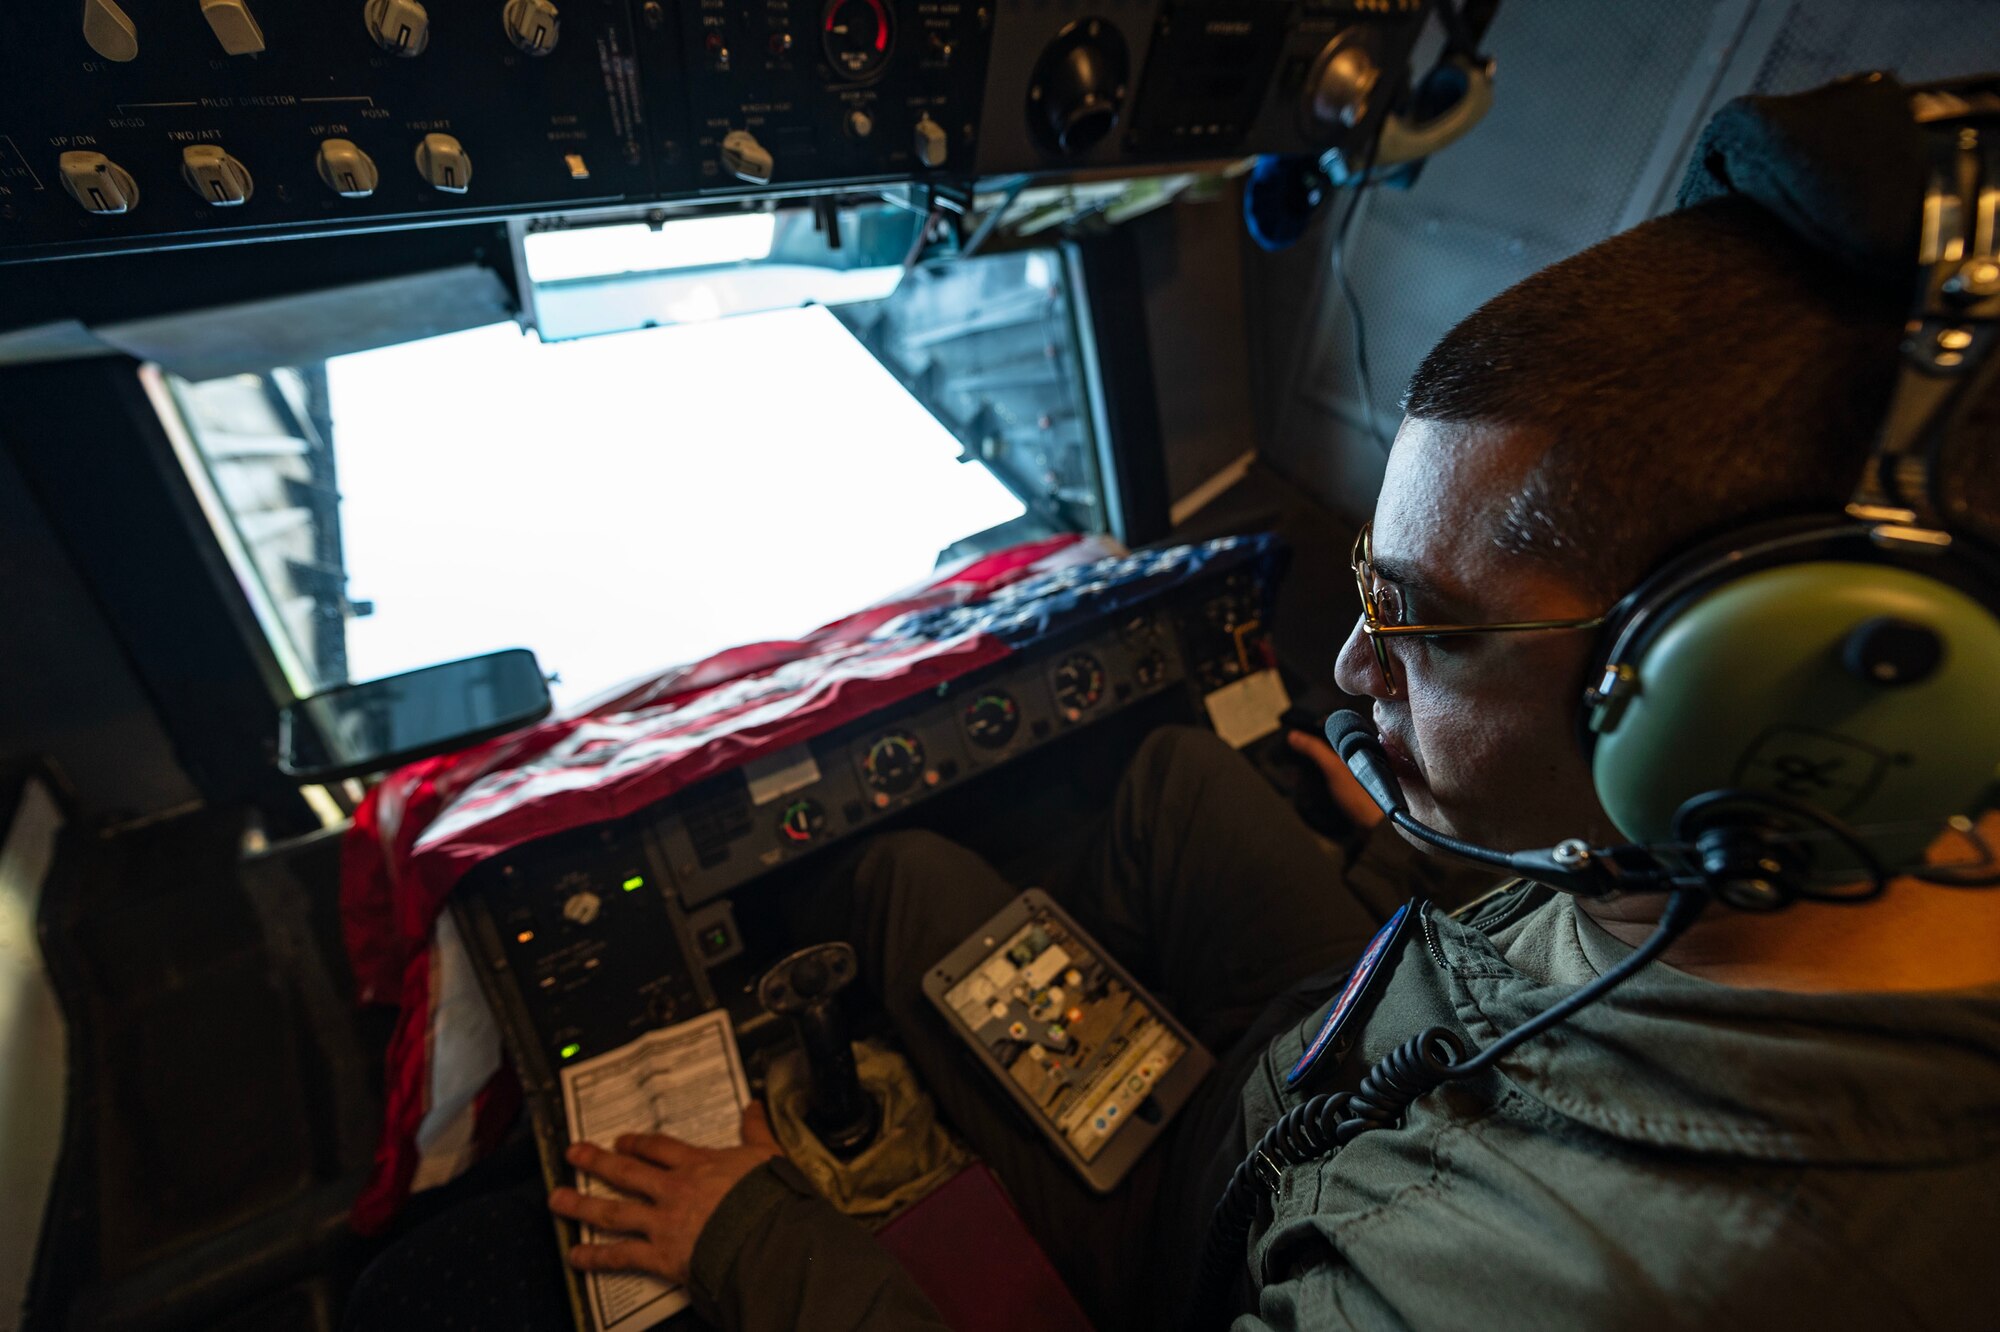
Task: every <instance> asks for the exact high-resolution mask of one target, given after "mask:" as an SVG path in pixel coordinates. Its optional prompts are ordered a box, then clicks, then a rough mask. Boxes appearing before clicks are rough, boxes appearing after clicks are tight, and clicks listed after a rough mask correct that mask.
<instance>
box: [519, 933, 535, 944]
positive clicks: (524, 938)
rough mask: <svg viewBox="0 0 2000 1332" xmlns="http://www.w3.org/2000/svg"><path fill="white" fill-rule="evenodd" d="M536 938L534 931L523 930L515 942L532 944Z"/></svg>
mask: <svg viewBox="0 0 2000 1332" xmlns="http://www.w3.org/2000/svg"><path fill="white" fill-rule="evenodd" d="M534 938H535V932H534V931H533V930H522V931H521V932H520V933H519V934H517V935H515V936H514V941H515V942H516V943H532V942H533V941H534Z"/></svg>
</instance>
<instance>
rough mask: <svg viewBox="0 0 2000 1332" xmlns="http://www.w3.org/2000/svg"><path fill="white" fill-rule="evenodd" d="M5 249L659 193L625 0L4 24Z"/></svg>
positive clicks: (451, 0)
mask: <svg viewBox="0 0 2000 1332" xmlns="http://www.w3.org/2000/svg"><path fill="white" fill-rule="evenodd" d="M0 70H4V71H5V72H4V91H0V245H4V246H8V247H15V246H23V245H25V246H32V247H37V248H41V247H49V248H56V249H76V248H103V247H110V246H116V245H118V244H120V243H130V242H131V241H133V240H134V239H144V238H150V237H159V236H162V235H174V236H179V237H183V238H193V239H201V238H204V237H209V236H213V237H218V238H219V237H223V236H258V235H264V234H283V233H287V232H294V231H313V230H328V229H339V228H341V227H345V226H352V225H356V224H358V223H375V224H380V223H383V222H395V221H408V220H413V219H421V218H426V217H432V216H438V215H468V216H478V215H492V214H496V213H506V212H510V211H519V210H520V209H523V208H528V207H549V206H562V207H572V206H587V205H590V204H595V203H608V202H614V201H617V200H619V199H624V198H630V197H633V196H635V195H637V196H644V195H647V194H649V193H652V192H653V191H654V190H655V189H656V185H657V182H656V179H655V176H654V169H655V163H654V161H653V160H652V158H651V157H650V156H649V154H648V153H647V152H646V149H645V144H644V143H643V141H642V139H641V126H642V123H643V110H642V108H641V105H640V101H639V85H638V77H637V73H636V69H635V58H634V53H633V51H632V49H631V35H630V33H629V31H628V30H627V26H626V12H625V5H624V3H623V0H562V3H561V6H560V9H559V10H558V7H557V5H556V4H555V3H554V0H333V2H332V3H316V4H310V5H304V4H296V3H279V2H278V0H80V3H58V4H35V5H9V6H6V8H5V12H4V13H0Z"/></svg>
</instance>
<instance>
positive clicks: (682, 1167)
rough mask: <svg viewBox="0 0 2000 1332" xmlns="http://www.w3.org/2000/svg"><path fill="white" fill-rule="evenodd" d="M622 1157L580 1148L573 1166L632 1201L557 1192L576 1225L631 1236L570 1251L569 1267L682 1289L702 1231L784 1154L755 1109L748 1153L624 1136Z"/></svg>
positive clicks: (749, 1112)
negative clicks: (754, 1175) (640, 1276)
mask: <svg viewBox="0 0 2000 1332" xmlns="http://www.w3.org/2000/svg"><path fill="white" fill-rule="evenodd" d="M613 1145H614V1146H615V1147H616V1148H617V1150H616V1151H611V1152H607V1151H605V1150H604V1149H603V1148H602V1147H596V1146H592V1145H591V1144H590V1143H587V1142H579V1143H577V1144H575V1145H574V1146H572V1147H571V1148H570V1149H569V1151H568V1153H567V1156H568V1159H569V1163H570V1164H571V1165H573V1166H575V1167H576V1168H577V1169H578V1170H581V1171H584V1172H586V1173H588V1174H592V1175H595V1176H597V1177H598V1178H599V1179H601V1180H604V1181H605V1182H606V1183H608V1184H610V1185H611V1186H612V1187H613V1188H616V1189H618V1190H619V1191H621V1192H623V1193H627V1194H630V1195H631V1196H630V1197H629V1198H598V1197H591V1196H590V1195H588V1194H583V1193H579V1192H577V1191H576V1190H575V1189H557V1190H556V1191H555V1192H554V1193H551V1194H550V1195H549V1208H550V1210H552V1211H554V1212H555V1213H556V1215H558V1216H566V1217H568V1218H569V1219H570V1220H572V1221H587V1222H589V1223H590V1224H591V1225H593V1226H596V1227H597V1228H598V1229H600V1230H610V1231H621V1232H623V1233H625V1234H627V1235H630V1236H632V1238H630V1239H624V1240H618V1241H616V1242H613V1243H608V1244H579V1245H577V1246H576V1247H575V1248H573V1249H571V1250H570V1251H569V1261H570V1266H572V1267H574V1268H576V1269H578V1270H579V1271H584V1272H651V1273H652V1274H653V1275H654V1276H661V1277H665V1278H666V1279H667V1280H669V1281H678V1282H682V1283H685V1282H686V1281H687V1279H688V1265H689V1264H690V1263H691V1262H692V1261H693V1260H694V1245H695V1241H696V1240H697V1239H699V1238H701V1228H702V1227H703V1226H705V1225H707V1224H708V1219H709V1218H710V1217H711V1216H714V1215H715V1209H716V1208H717V1207H719V1206H721V1205H722V1199H723V1196H724V1195H725V1194H727V1193H728V1192H729V1191H730V1190H731V1189H733V1188H735V1187H736V1185H737V1183H738V1181H740V1180H741V1179H742V1178H743V1177H744V1176H745V1175H747V1174H749V1173H750V1172H751V1171H752V1170H755V1169H756V1168H757V1167H758V1166H760V1165H762V1164H764V1162H766V1161H768V1160H770V1159H771V1158H772V1157H774V1156H782V1155H783V1154H784V1149H783V1148H781V1147H779V1146H778V1141H777V1139H776V1138H773V1137H772V1136H771V1125H770V1122H769V1121H768V1120H766V1119H765V1118H764V1107H763V1106H762V1105H760V1104H758V1103H757V1102H755V1101H752V1102H751V1103H750V1106H749V1108H748V1109H746V1110H745V1111H744V1112H743V1145H742V1146H741V1147H724V1148H720V1149H710V1148H706V1147H693V1146H689V1145H688V1144H687V1143H684V1142H682V1141H680V1140H679V1139H678V1138H669V1137H667V1136H666V1135H665V1134H659V1133H635V1134H627V1135H626V1136H624V1137H622V1138H619V1139H618V1140H617V1142H616V1143H615V1144H613Z"/></svg>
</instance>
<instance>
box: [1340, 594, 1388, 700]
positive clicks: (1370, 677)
mask: <svg viewBox="0 0 2000 1332" xmlns="http://www.w3.org/2000/svg"><path fill="white" fill-rule="evenodd" d="M1361 625H1362V619H1361V617H1360V616H1359V615H1357V616H1355V617H1354V627H1353V628H1352V629H1350V630H1348V631H1347V641H1346V642H1345V643H1342V644H1341V645H1340V654H1339V655H1338V656H1336V657H1335V658H1334V659H1333V679H1334V683H1335V684H1338V685H1339V686H1340V687H1341V688H1342V689H1343V690H1345V691H1346V692H1348V693H1350V694H1353V695H1355V696H1356V697H1362V698H1391V697H1393V695H1392V694H1390V692H1389V682H1388V681H1387V680H1384V679H1383V678H1382V667H1381V665H1380V663H1378V662H1377V661H1376V660H1375V646H1374V644H1372V643H1370V642H1369V641H1368V635H1367V634H1364V633H1363V632H1361Z"/></svg>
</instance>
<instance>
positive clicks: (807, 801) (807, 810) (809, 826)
mask: <svg viewBox="0 0 2000 1332" xmlns="http://www.w3.org/2000/svg"><path fill="white" fill-rule="evenodd" d="M825 831H826V807H825V806H824V805H822V804H820V803H819V801H817V800H814V799H812V798H811V797H810V796H807V797H805V798H804V799H800V800H794V801H792V802H791V803H790V804H788V805H786V806H785V807H784V809H782V810H781V811H779V813H778V836H780V837H782V838H784V839H785V840H786V841H787V842H791V843H793V844H794V845H803V844H805V843H807V842H810V841H813V840H814V839H815V838H817V837H818V836H819V835H820V834H821V833H823V832H825Z"/></svg>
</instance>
